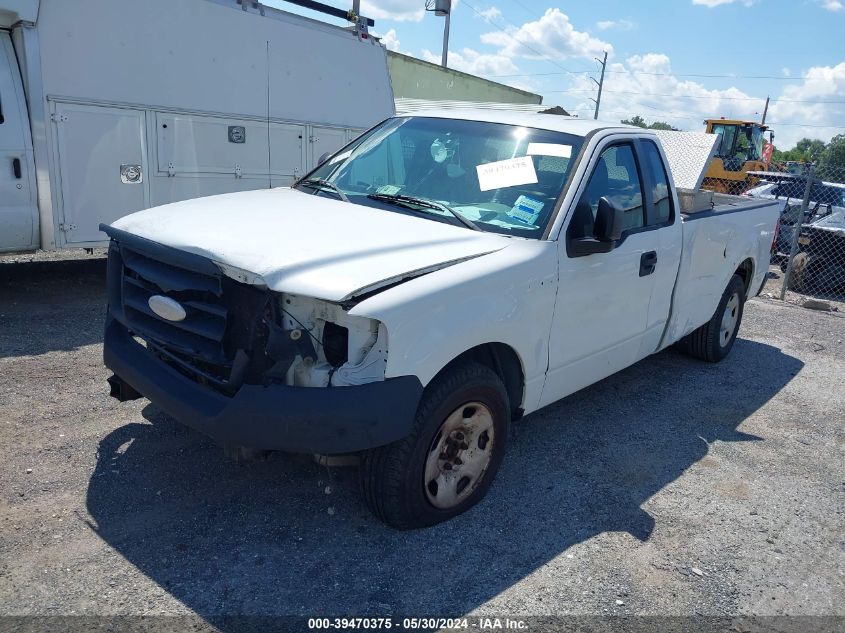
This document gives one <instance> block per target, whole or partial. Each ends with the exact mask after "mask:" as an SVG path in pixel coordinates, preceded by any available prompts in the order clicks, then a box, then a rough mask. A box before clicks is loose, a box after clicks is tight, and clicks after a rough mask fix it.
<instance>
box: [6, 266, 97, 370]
mask: <svg viewBox="0 0 845 633" xmlns="http://www.w3.org/2000/svg"><path fill="white" fill-rule="evenodd" d="M105 311H106V259H105V258H104V257H91V258H90V259H67V260H59V261H34V262H14V263H0V357H4V356H34V355H38V354H45V353H47V352H51V351H65V350H73V349H76V348H78V347H82V346H84V345H90V344H91V343H99V342H101V341H102V340H103V318H104V316H105Z"/></svg>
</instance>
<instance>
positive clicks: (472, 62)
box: [422, 48, 519, 75]
mask: <svg viewBox="0 0 845 633" xmlns="http://www.w3.org/2000/svg"><path fill="white" fill-rule="evenodd" d="M422 57H423V59H424V60H425V61H427V62H431V63H433V64H439V63H440V61H441V59H440V55H439V54H435V53H432V52H431V51H430V50H427V49H426V50H423V52H422ZM449 68H454V69H455V70H460V71H463V72H465V73H470V74H472V75H507V74H511V73H516V72H518V71H519V68H517V66H516V64H514V63H513V61H511V59H510V58H509V57H507V56H505V55H500V54H498V53H493V54H486V53H479V52H478V51H476V50H473V49H471V48H462V49H460V50H450V51H449Z"/></svg>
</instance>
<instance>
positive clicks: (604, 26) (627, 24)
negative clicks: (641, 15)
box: [596, 20, 637, 31]
mask: <svg viewBox="0 0 845 633" xmlns="http://www.w3.org/2000/svg"><path fill="white" fill-rule="evenodd" d="M596 27H597V28H598V29H599V30H600V31H607V30H608V29H618V30H620V31H632V30H634V29H635V28H637V23H636V22H632V21H631V20H602V21H600V22H596Z"/></svg>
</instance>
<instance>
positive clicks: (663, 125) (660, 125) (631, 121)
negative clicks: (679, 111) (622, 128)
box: [620, 114, 675, 130]
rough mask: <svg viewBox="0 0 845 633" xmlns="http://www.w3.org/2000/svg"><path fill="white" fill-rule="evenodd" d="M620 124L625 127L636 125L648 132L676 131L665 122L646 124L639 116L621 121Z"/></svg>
mask: <svg viewBox="0 0 845 633" xmlns="http://www.w3.org/2000/svg"><path fill="white" fill-rule="evenodd" d="M620 123H624V124H625V125H635V126H637V127H641V128H645V129H647V130H674V129H675V128H673V127H672V126H671V125H670V124H669V123H666V122H665V121H655V122H654V123H651V124H648V123H646V122H645V119H643V118H642V117H641V116H640V115H639V114H636V115H634V116H632V117H631V118H630V119H625V120H623V121H620Z"/></svg>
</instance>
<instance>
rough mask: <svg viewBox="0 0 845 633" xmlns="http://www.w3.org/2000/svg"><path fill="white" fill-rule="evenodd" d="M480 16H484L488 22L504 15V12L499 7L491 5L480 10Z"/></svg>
mask: <svg viewBox="0 0 845 633" xmlns="http://www.w3.org/2000/svg"><path fill="white" fill-rule="evenodd" d="M477 15H478V16H479V17H482V18H484V19H485V20H487V21H488V22H491V21H493V20H498V19H500V18H501V17H502V12H501V11H499V9H498V7H490V8H489V9H483V10H482V11H479V12H478V14H477Z"/></svg>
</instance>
